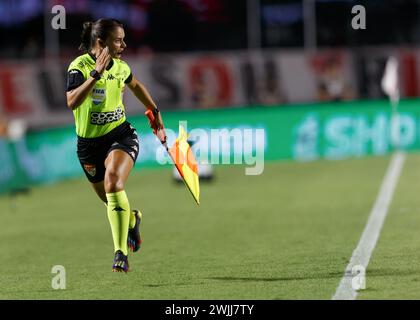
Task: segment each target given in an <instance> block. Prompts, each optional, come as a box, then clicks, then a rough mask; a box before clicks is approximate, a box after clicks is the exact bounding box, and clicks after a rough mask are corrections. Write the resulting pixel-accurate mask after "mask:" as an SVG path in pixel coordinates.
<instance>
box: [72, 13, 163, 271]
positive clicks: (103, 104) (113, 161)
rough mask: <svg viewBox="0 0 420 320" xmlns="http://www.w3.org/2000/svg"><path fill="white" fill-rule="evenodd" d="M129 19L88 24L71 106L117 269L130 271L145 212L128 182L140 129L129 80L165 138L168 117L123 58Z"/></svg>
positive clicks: (75, 69)
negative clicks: (127, 104)
mask: <svg viewBox="0 0 420 320" xmlns="http://www.w3.org/2000/svg"><path fill="white" fill-rule="evenodd" d="M124 36H125V34H124V28H123V25H122V24H121V23H120V22H119V21H117V20H114V19H99V20H97V21H96V22H85V23H84V24H83V32H82V43H81V45H80V47H79V49H80V50H82V51H83V52H84V54H83V55H81V56H78V57H77V58H76V59H74V60H73V61H72V62H71V63H70V66H69V68H68V74H67V106H68V107H69V108H70V109H71V110H72V111H73V115H74V119H75V123H76V133H77V138H78V142H77V155H78V157H79V160H80V163H81V165H82V168H83V171H84V172H85V174H86V176H87V178H88V179H89V181H90V182H91V184H92V186H93V189H94V190H95V192H96V193H97V195H98V196H99V198H100V199H101V200H102V201H103V202H104V203H105V204H106V206H107V214H108V220H109V223H110V225H111V231H112V237H113V240H114V248H115V250H114V252H115V256H114V263H113V266H112V271H114V272H122V271H123V272H127V271H128V270H129V264H128V259H127V255H128V247H129V248H130V249H131V251H133V252H135V251H137V250H139V249H140V244H141V237H140V222H141V218H142V215H141V212H140V211H138V210H131V208H130V204H129V201H128V198H127V195H126V193H125V190H124V185H125V182H126V180H127V178H128V176H129V174H130V171H131V169H132V168H133V165H134V163H135V162H136V159H137V156H138V153H139V140H138V136H137V133H136V130H135V129H134V128H133V127H132V126H131V124H130V123H129V122H128V121H127V120H126V116H125V109H124V104H123V101H122V96H123V91H124V88H125V85H127V86H128V87H129V88H130V89H131V91H132V92H133V94H134V95H135V96H136V97H137V98H138V99H139V100H140V102H141V103H142V104H143V105H144V106H145V107H146V109H149V110H152V112H153V113H154V115H155V119H156V120H155V121H156V123H155V124H154V125H155V126H156V127H157V128H159V130H158V133H157V136H158V138H159V140H160V141H161V142H165V140H166V134H165V129H164V126H163V121H162V117H161V115H160V112H159V109H158V108H157V106H156V104H155V102H154V101H153V99H152V98H151V96H150V94H149V93H148V91H147V89H146V88H145V87H144V85H143V84H142V83H140V82H139V80H137V79H136V78H135V77H134V76H133V74H132V73H131V70H130V67H129V66H128V65H127V63H125V62H124V61H123V60H121V55H122V53H123V51H124V49H125V48H126V47H127V46H126V44H125V42H124Z"/></svg>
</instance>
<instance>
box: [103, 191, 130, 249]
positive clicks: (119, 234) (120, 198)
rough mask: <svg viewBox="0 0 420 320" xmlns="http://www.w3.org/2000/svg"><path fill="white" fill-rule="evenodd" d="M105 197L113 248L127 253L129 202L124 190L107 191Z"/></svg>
mask: <svg viewBox="0 0 420 320" xmlns="http://www.w3.org/2000/svg"><path fill="white" fill-rule="evenodd" d="M106 198H107V200H108V206H107V213H108V220H109V224H110V225H111V231H112V238H113V240H114V249H115V251H117V250H121V251H122V253H123V254H125V255H127V252H128V249H127V236H128V225H129V220H130V212H131V211H130V203H129V202H128V198H127V195H126V193H125V191H124V190H123V191H119V192H115V193H107V194H106Z"/></svg>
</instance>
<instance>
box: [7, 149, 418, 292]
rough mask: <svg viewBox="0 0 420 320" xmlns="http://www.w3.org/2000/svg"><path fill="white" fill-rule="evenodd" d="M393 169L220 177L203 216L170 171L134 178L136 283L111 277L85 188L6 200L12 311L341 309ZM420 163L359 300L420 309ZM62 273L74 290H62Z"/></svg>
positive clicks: (233, 170)
mask: <svg viewBox="0 0 420 320" xmlns="http://www.w3.org/2000/svg"><path fill="white" fill-rule="evenodd" d="M388 162H389V157H371V158H366V159H353V160H344V161H316V162H310V163H292V162H268V163H266V166H265V170H264V173H263V174H262V175H260V176H246V175H245V167H242V166H233V165H231V166H218V167H216V170H215V176H216V177H215V181H214V182H213V183H210V184H206V183H202V184H201V205H200V206H197V205H196V204H195V203H194V200H193V198H192V197H191V195H190V194H189V192H188V190H187V189H186V188H185V186H183V185H176V184H175V183H173V182H172V180H171V171H169V170H143V171H142V170H140V171H137V172H133V173H132V175H131V177H130V179H129V181H128V183H127V187H126V191H127V194H128V196H129V199H130V203H131V205H132V207H133V208H139V209H141V210H142V212H143V223H142V235H143V245H142V249H141V250H140V252H137V253H134V254H133V253H131V254H130V255H129V262H130V265H131V268H132V271H131V272H129V273H128V274H120V273H113V272H111V266H112V260H113V245H112V237H111V231H110V227H109V224H108V221H107V216H106V210H105V207H104V205H103V204H102V203H101V202H100V201H99V199H98V198H97V197H96V195H95V194H94V192H93V190H91V189H90V186H89V184H88V182H87V180H85V179H84V178H81V179H76V180H72V181H65V182H62V183H59V184H56V185H48V186H40V187H35V188H33V189H32V190H31V193H30V194H28V195H22V196H19V197H18V198H16V199H14V200H12V199H11V198H10V197H9V196H2V197H0V207H1V208H2V209H1V211H0V243H1V253H2V254H1V259H0V268H1V273H0V284H1V287H0V299H171V300H177V299H210V300H213V299H257V300H258V299H331V297H332V296H333V294H334V293H335V290H336V288H337V286H338V284H339V282H340V279H341V277H342V275H343V272H344V269H345V267H346V265H347V263H348V261H349V259H350V257H351V254H352V252H353V250H354V249H355V247H356V246H357V243H358V241H359V238H360V235H361V233H362V231H363V229H364V226H365V224H366V222H367V218H368V215H369V213H370V210H371V208H372V206H373V203H374V201H375V199H376V196H377V194H378V191H379V187H380V185H381V182H382V178H383V176H384V174H385V172H386V169H387V166H388ZM419 168H420V155H416V154H410V155H408V156H407V159H406V163H405V166H404V168H403V171H402V174H401V177H400V180H399V183H398V185H397V188H396V192H395V194H394V199H393V202H392V204H391V207H390V211H389V213H388V216H387V218H386V220H385V224H384V227H383V229H382V232H381V236H380V238H379V241H378V243H377V245H376V248H375V250H374V252H373V255H372V257H371V260H370V264H369V266H368V269H367V273H366V289H365V290H363V291H361V292H360V293H359V295H358V299H379V298H385V299H388V298H393V299H419V298H420V231H419V230H420V196H419V194H420V187H419V181H420V170H419ZM54 265H62V266H64V267H65V270H66V289H65V290H54V289H52V287H51V281H52V278H53V277H54V274H52V273H51V269H52V267H53V266H54Z"/></svg>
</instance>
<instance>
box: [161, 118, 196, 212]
mask: <svg viewBox="0 0 420 320" xmlns="http://www.w3.org/2000/svg"><path fill="white" fill-rule="evenodd" d="M187 139H188V135H187V132H186V131H185V129H184V127H183V126H182V125H180V126H179V136H178V138H177V139H176V141H175V143H174V145H173V146H172V148H170V149H169V150H168V152H169V155H170V156H171V158H172V160H173V162H174V164H175V166H176V168H177V169H178V172H179V174H180V176H181V177H182V179H183V180H184V182H185V185H186V186H187V187H188V189H189V190H190V192H191V194H192V196H193V197H194V200H195V201H196V202H197V204H200V183H199V178H198V166H197V161H196V160H195V157H194V154H193V152H192V150H191V146H190V145H189V144H188V142H187Z"/></svg>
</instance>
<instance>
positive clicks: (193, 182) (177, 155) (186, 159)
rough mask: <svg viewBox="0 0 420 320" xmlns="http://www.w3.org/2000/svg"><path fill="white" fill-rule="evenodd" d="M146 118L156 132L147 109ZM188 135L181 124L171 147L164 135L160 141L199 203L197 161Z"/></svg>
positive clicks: (153, 121) (152, 116)
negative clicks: (163, 138)
mask: <svg viewBox="0 0 420 320" xmlns="http://www.w3.org/2000/svg"><path fill="white" fill-rule="evenodd" d="M145 114H146V116H147V118H148V119H149V123H150V126H151V127H152V129H153V132H154V133H155V134H157V132H158V128H157V125H156V122H155V118H154V115H153V113H152V111H150V110H147V111H146V112H145ZM187 139H188V135H187V132H186V131H185V129H184V127H183V126H182V125H180V126H179V136H178V138H177V139H176V141H175V144H174V145H173V146H172V148H170V149H169V148H168V146H167V144H166V137H165V140H164V141H161V142H162V144H163V145H164V146H165V148H166V151H168V153H169V156H170V157H171V159H172V161H173V162H174V164H175V167H176V168H177V170H178V172H179V175H180V176H181V178H182V180H183V181H184V183H185V185H186V186H187V188H188V190H190V192H191V194H192V196H193V197H194V200H195V202H197V204H198V205H199V204H200V183H199V178H198V166H197V161H196V160H195V157H194V154H193V153H192V150H191V146H190V145H189V144H188V141H187Z"/></svg>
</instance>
